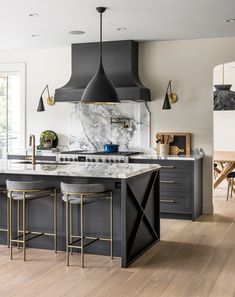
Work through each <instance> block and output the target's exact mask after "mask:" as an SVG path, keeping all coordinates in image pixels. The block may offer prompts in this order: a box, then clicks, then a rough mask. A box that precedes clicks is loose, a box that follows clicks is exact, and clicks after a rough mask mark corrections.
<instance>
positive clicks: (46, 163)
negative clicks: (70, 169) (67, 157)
mask: <svg viewBox="0 0 235 297" xmlns="http://www.w3.org/2000/svg"><path fill="white" fill-rule="evenodd" d="M14 163H17V164H32V162H31V161H27V160H24V161H16V162H14ZM35 165H68V163H59V162H53V161H52V162H48V161H36V164H35Z"/></svg>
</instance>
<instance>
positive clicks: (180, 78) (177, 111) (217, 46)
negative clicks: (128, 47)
mask: <svg viewBox="0 0 235 297" xmlns="http://www.w3.org/2000/svg"><path fill="white" fill-rule="evenodd" d="M231 61H235V38H215V39H213V38H212V39H201V40H200V39H198V40H178V41H161V42H144V43H142V44H141V47H140V76H141V79H142V81H143V82H145V84H146V86H148V87H149V88H150V89H151V93H152V99H153V102H152V103H150V104H149V106H150V110H151V112H152V116H151V119H152V122H151V139H152V145H154V144H155V143H154V141H155V134H156V132H158V131H187V132H191V133H192V134H193V141H192V146H193V148H196V147H202V148H203V150H204V152H205V155H206V157H205V159H204V172H203V174H204V178H203V184H204V185H203V187H204V189H203V210H204V212H205V213H210V212H211V211H212V156H213V96H212V95H213V69H214V67H215V66H216V65H219V64H223V63H227V62H231ZM170 79H172V81H173V87H174V90H175V92H176V93H177V94H178V95H179V102H178V103H176V104H175V105H173V106H172V109H171V110H169V111H163V110H162V109H161V108H162V104H163V98H164V93H165V91H166V86H167V83H168V80H170Z"/></svg>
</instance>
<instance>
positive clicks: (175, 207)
mask: <svg viewBox="0 0 235 297" xmlns="http://www.w3.org/2000/svg"><path fill="white" fill-rule="evenodd" d="M160 211H161V212H175V213H177V212H181V213H191V211H192V196H191V195H190V194H188V193H176V192H175V193H173V192H164V194H162V193H161V195H160Z"/></svg>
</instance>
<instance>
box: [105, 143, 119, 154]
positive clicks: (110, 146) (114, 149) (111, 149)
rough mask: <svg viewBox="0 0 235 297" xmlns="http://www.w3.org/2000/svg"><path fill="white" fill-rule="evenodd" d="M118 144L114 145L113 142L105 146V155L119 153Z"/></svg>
mask: <svg viewBox="0 0 235 297" xmlns="http://www.w3.org/2000/svg"><path fill="white" fill-rule="evenodd" d="M118 147H119V145H118V144H113V143H112V142H110V143H107V144H104V146H103V150H104V152H105V153H117V152H118Z"/></svg>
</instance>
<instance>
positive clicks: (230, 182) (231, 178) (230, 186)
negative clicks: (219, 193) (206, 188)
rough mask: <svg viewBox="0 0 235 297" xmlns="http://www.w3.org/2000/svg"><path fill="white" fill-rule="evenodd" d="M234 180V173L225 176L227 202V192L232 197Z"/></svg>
mask: <svg viewBox="0 0 235 297" xmlns="http://www.w3.org/2000/svg"><path fill="white" fill-rule="evenodd" d="M234 179H235V171H232V172H230V173H229V174H228V175H227V180H228V187H227V201H228V197H229V191H230V190H231V192H230V193H231V194H230V197H232V196H233V187H234Z"/></svg>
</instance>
